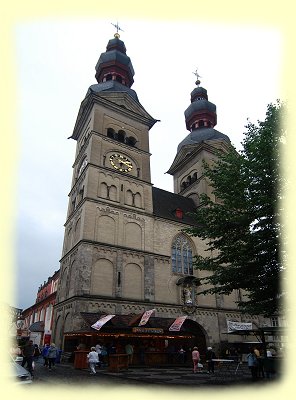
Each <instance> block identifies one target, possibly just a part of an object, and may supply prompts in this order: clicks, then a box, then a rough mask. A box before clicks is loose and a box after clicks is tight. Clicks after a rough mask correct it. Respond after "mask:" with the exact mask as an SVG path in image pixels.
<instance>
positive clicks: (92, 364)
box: [87, 347, 99, 375]
mask: <svg viewBox="0 0 296 400" xmlns="http://www.w3.org/2000/svg"><path fill="white" fill-rule="evenodd" d="M87 361H88V363H89V368H90V374H91V375H95V374H96V373H97V372H96V365H97V364H98V362H99V355H98V352H97V351H96V348H95V347H91V348H90V352H89V353H88V355H87Z"/></svg>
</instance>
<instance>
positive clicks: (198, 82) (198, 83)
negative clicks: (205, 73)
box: [192, 68, 201, 86]
mask: <svg viewBox="0 0 296 400" xmlns="http://www.w3.org/2000/svg"><path fill="white" fill-rule="evenodd" d="M192 73H193V75H195V76H196V82H195V84H196V86H199V85H200V80H199V79H198V78H201V76H200V75H199V74H198V72H197V68H196V70H195V72H192Z"/></svg>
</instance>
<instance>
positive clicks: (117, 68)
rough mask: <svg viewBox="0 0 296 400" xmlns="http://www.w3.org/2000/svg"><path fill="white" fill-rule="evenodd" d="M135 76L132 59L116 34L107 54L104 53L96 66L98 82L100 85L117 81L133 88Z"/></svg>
mask: <svg viewBox="0 0 296 400" xmlns="http://www.w3.org/2000/svg"><path fill="white" fill-rule="evenodd" d="M134 75H135V72H134V69H133V66H132V63H131V60H130V58H129V57H128V56H127V55H126V48H125V45H124V42H123V41H122V40H120V39H119V35H118V34H115V35H114V39H111V40H109V42H108V44H107V48H106V51H105V53H102V54H101V56H100V58H99V60H98V62H97V65H96V75H95V76H96V80H97V82H98V83H103V82H107V81H116V82H119V83H121V84H122V85H124V86H127V87H129V88H130V87H131V86H132V84H133V83H134V80H133V76H134Z"/></svg>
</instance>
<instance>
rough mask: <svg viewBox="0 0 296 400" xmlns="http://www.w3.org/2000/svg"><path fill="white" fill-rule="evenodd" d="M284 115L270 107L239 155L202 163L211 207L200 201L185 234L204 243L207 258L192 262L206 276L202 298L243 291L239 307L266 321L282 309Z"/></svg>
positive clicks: (203, 199) (205, 199) (250, 127)
mask: <svg viewBox="0 0 296 400" xmlns="http://www.w3.org/2000/svg"><path fill="white" fill-rule="evenodd" d="M282 112H283V105H282V104H281V103H280V102H278V103H276V104H270V105H268V107H267V113H266V118H265V121H263V122H260V121H258V124H257V125H255V124H252V123H248V125H247V126H246V129H247V131H246V132H245V137H244V140H243V142H242V146H243V148H242V150H241V151H239V152H237V151H236V150H235V148H234V147H231V148H230V150H229V152H228V153H227V154H225V153H223V152H218V153H217V160H216V161H214V162H213V164H211V165H209V164H206V163H204V168H205V176H206V179H208V180H209V182H210V184H211V186H212V189H213V194H214V195H215V201H213V200H211V198H210V197H209V196H207V195H205V194H203V195H201V205H200V207H199V208H198V209H197V211H196V213H195V214H193V216H194V218H195V221H196V225H195V226H194V227H192V228H189V229H187V230H186V232H187V233H189V234H190V235H192V236H198V237H200V238H202V239H203V240H205V241H206V243H207V251H208V253H209V254H208V255H207V256H206V257H203V256H201V255H197V256H196V257H195V259H194V267H195V268H196V269H198V270H203V271H208V272H209V273H208V274H206V277H204V278H202V279H201V283H208V284H210V286H208V288H207V289H204V290H202V286H201V290H200V293H202V294H207V293H220V294H230V293H231V292H232V291H233V290H235V289H244V290H245V291H247V293H248V296H247V297H245V296H243V298H242V299H241V301H238V307H239V308H240V309H241V310H242V311H243V312H246V313H250V314H263V315H265V316H270V315H273V314H275V313H277V312H279V311H280V309H281V305H282V301H281V298H282V288H281V287H282V285H281V274H282V270H283V268H282V265H283V262H282V261H283V260H282V247H281V239H282V238H281V232H282V224H281V221H280V214H281V205H282V201H281V200H282V192H283V191H282V189H283V184H284V177H283V176H282V174H281V167H280V155H281V146H282V145H283V142H284V140H283V138H284V133H285V132H284V128H283V127H282V125H281V114H282Z"/></svg>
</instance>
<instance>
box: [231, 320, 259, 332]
mask: <svg viewBox="0 0 296 400" xmlns="http://www.w3.org/2000/svg"><path fill="white" fill-rule="evenodd" d="M251 329H253V326H252V322H238V321H227V331H228V333H230V332H233V331H245V330H251Z"/></svg>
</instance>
